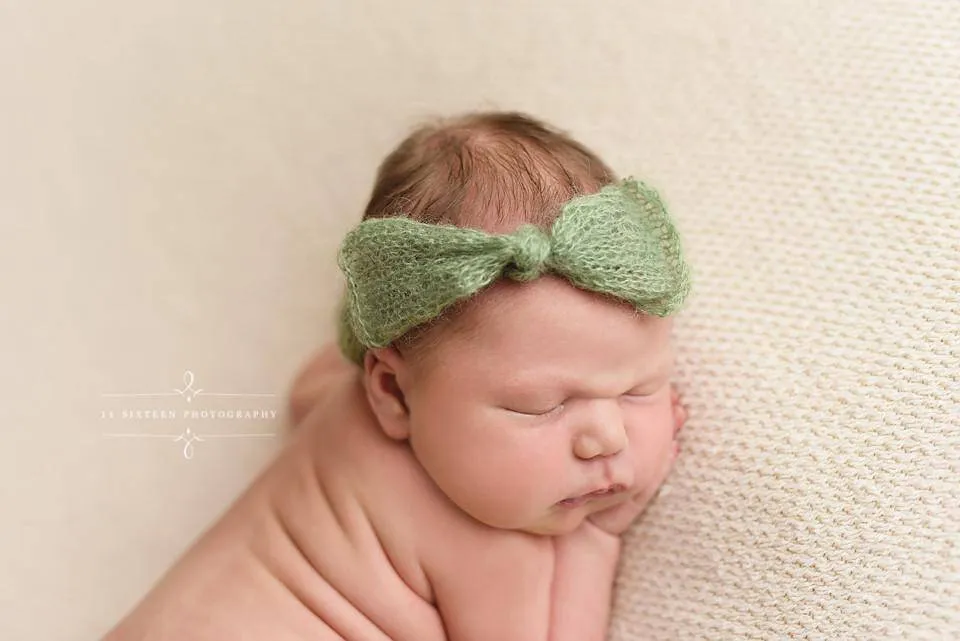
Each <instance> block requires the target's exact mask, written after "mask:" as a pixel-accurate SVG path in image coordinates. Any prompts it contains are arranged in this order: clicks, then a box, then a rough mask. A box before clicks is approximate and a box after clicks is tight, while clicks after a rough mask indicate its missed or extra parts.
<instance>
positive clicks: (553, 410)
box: [511, 403, 564, 416]
mask: <svg viewBox="0 0 960 641" xmlns="http://www.w3.org/2000/svg"><path fill="white" fill-rule="evenodd" d="M563 406H564V403H560V404H559V405H554V406H553V407H551V408H550V409H548V410H547V411H545V412H523V411H520V410H511V411H513V412H516V413H517V414H523V415H524V416H548V415H550V414H556V413H558V412H561V411H563Z"/></svg>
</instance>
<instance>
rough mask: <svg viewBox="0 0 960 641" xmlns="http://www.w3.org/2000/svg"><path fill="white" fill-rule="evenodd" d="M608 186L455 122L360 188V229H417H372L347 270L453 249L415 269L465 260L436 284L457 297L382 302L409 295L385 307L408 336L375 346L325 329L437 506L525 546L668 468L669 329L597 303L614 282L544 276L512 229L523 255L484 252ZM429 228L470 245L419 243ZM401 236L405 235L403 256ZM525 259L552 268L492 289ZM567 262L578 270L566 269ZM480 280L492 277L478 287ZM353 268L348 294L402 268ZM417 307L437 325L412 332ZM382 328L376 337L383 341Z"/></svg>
mask: <svg viewBox="0 0 960 641" xmlns="http://www.w3.org/2000/svg"><path fill="white" fill-rule="evenodd" d="M615 182H616V177H615V175H614V174H613V172H612V171H611V170H610V169H609V168H608V167H607V166H606V165H605V164H604V163H603V162H602V161H601V160H600V159H599V158H598V157H597V156H596V155H595V154H593V153H592V152H591V151H589V150H588V149H586V148H585V147H584V146H583V145H581V144H579V143H578V142H576V141H574V140H572V139H571V138H570V137H568V136H567V135H566V134H564V133H562V132H560V131H557V130H555V129H553V128H551V127H549V126H548V125H546V124H544V123H542V122H539V121H537V120H534V119H532V118H530V117H528V116H524V115H522V114H516V113H484V114H471V115H467V116H461V117H458V118H455V119H450V120H444V121H440V122H437V123H434V124H430V125H427V126H424V127H422V128H420V129H418V130H417V131H415V132H414V133H413V134H412V135H410V136H409V137H408V138H407V139H406V140H404V141H403V142H402V143H401V144H400V146H399V147H398V148H397V149H396V150H394V151H393V152H392V153H391V154H390V155H389V156H388V157H387V158H386V160H385V161H384V162H383V164H382V165H381V167H380V170H379V172H378V175H377V180H376V185H375V187H374V190H373V195H372V197H371V199H370V203H369V204H368V206H367V209H366V213H365V216H364V219H365V220H369V219H376V218H391V219H392V218H395V217H404V218H408V219H413V220H416V221H419V222H420V223H428V224H429V225H430V227H426V226H412V225H408V226H409V227H410V229H407V227H404V228H403V229H402V230H400V231H397V232H396V234H399V235H393V236H392V235H391V234H394V233H395V232H394V231H393V230H388V229H378V230H377V232H376V233H373V232H371V234H369V235H368V236H369V237H368V238H367V239H366V240H365V241H363V242H367V243H371V244H370V245H369V247H373V248H379V247H380V246H379V245H377V243H383V245H382V247H383V248H384V249H383V251H382V252H380V251H378V249H374V250H372V251H367V253H366V256H367V258H365V259H362V260H363V261H366V262H367V263H369V262H371V261H376V260H377V256H379V255H380V254H381V253H382V254H383V255H387V254H389V253H390V251H391V250H390V249H389V247H390V246H391V245H390V243H393V245H392V246H394V247H395V246H396V245H398V244H403V245H406V244H411V243H413V244H416V245H417V246H418V247H421V246H422V247H425V248H427V249H426V250H425V251H427V252H430V251H433V248H435V247H437V246H439V247H441V248H445V247H453V245H454V244H457V243H460V244H457V245H456V246H457V249H456V250H455V251H450V252H448V255H444V256H442V257H438V255H435V254H430V256H429V259H424V261H423V262H428V263H430V265H434V264H440V263H443V261H447V262H446V263H443V264H444V265H447V269H448V271H449V265H451V264H454V265H456V264H457V263H456V261H462V260H465V259H464V258H463V256H464V255H466V254H470V255H471V256H474V255H476V256H480V258H479V259H477V260H473V261H472V262H470V260H472V259H467V260H468V263H469V264H468V263H464V267H463V268H462V269H460V271H459V272H457V270H454V272H453V275H454V276H455V277H456V279H457V280H458V281H459V282H458V283H457V284H456V285H453V286H448V285H447V284H446V283H447V281H448V280H450V278H448V274H446V273H445V272H443V267H440V268H438V269H439V272H437V273H436V274H435V275H433V272H429V271H428V272H427V273H428V274H431V275H430V276H429V277H423V276H421V277H420V278H421V280H424V281H433V282H410V280H409V279H406V280H403V281H397V282H393V283H389V286H390V290H389V292H390V294H391V295H393V296H394V297H396V291H395V290H396V288H397V287H404V288H412V289H408V291H409V292H410V303H409V304H410V305H411V309H410V310H406V309H405V308H404V307H403V305H404V304H406V303H405V301H404V297H403V296H401V297H400V298H401V301H400V303H399V305H400V307H401V309H402V311H403V312H404V313H406V312H407V311H409V312H410V313H411V314H413V313H419V314H420V318H425V320H423V321H422V322H418V323H416V324H414V325H412V326H411V327H409V328H407V329H404V330H403V331H402V333H400V334H398V335H395V336H394V335H390V334H385V335H386V336H389V337H390V338H389V340H380V341H379V343H378V342H376V341H373V340H369V336H368V335H367V334H366V333H365V332H367V330H368V329H370V326H371V325H375V324H376V323H375V322H374V321H373V320H369V322H368V319H366V318H358V316H361V315H362V314H361V313H360V312H356V313H355V314H354V317H353V319H352V321H350V320H349V317H348V316H345V319H347V320H345V322H344V326H343V328H345V329H346V333H347V334H348V335H349V338H350V339H353V340H354V341H356V340H357V338H356V334H359V333H364V336H365V337H366V338H367V339H368V340H366V341H364V340H360V341H359V342H360V343H363V345H359V346H358V345H355V347H359V348H360V351H359V352H358V354H362V356H361V357H360V358H362V364H363V368H364V382H365V385H366V390H367V397H368V400H369V402H370V406H371V408H372V410H373V412H374V414H375V415H376V416H377V418H378V420H379V422H380V425H381V427H382V429H383V431H384V433H385V434H386V435H387V436H389V437H390V438H393V439H397V440H401V441H407V442H409V445H410V447H411V450H412V452H413V453H414V455H415V456H416V458H417V460H418V461H419V462H420V464H421V465H422V466H423V468H424V470H425V471H426V473H427V474H429V476H430V477H431V478H432V479H433V481H434V482H435V483H436V485H437V486H438V487H439V488H440V490H441V491H443V492H444V493H445V494H446V495H447V496H448V497H449V498H450V500H451V501H453V502H454V503H455V504H457V505H458V506H459V507H460V508H461V509H462V510H464V511H465V512H466V513H467V514H469V515H471V516H472V517H474V518H475V519H477V520H479V521H481V522H483V523H485V524H487V525H490V526H493V527H497V528H505V529H517V530H524V531H529V532H534V533H540V534H561V533H565V532H569V531H571V530H573V529H575V528H576V527H577V526H578V525H579V524H580V523H581V522H582V520H583V518H584V517H586V516H588V515H589V514H591V513H593V512H596V511H598V510H601V509H604V508H607V507H610V506H611V505H613V504H615V503H617V502H618V501H621V500H623V499H624V497H625V496H627V495H628V494H630V493H635V492H636V491H637V490H639V489H641V488H643V487H645V486H646V485H649V484H651V483H658V482H659V476H658V475H659V473H660V471H661V468H662V465H661V461H662V460H663V458H664V456H669V455H670V454H671V451H672V448H673V414H672V405H671V398H670V388H669V379H670V375H671V371H672V364H673V354H672V349H671V343H670V330H671V325H672V322H671V319H670V318H669V316H667V315H666V314H665V313H661V314H659V315H655V314H648V313H643V312H642V311H639V310H638V303H637V301H636V300H633V301H632V302H628V300H625V299H624V297H618V296H616V295H610V294H611V292H612V291H616V290H617V289H618V287H617V286H616V281H617V280H618V275H619V273H620V272H619V271H618V270H622V269H623V266H622V265H619V264H614V265H613V266H603V268H605V269H606V272H605V274H606V276H605V277H606V278H607V281H608V282H613V283H614V284H613V285H607V286H602V285H600V286H598V285H595V284H594V283H595V281H596V280H597V279H596V278H593V276H590V275H589V274H588V276H589V277H587V276H584V275H582V274H578V273H577V270H576V269H573V268H571V269H570V270H569V271H570V272H571V274H566V275H565V276H560V275H557V272H563V269H564V265H565V264H566V263H564V259H563V257H562V256H561V257H560V258H556V259H555V260H554V259H553V258H551V259H549V260H548V259H546V258H545V257H546V256H547V254H548V253H549V254H550V255H551V257H552V256H553V254H554V253H556V254H557V255H560V254H562V253H563V252H562V251H561V250H559V249H558V250H556V252H554V250H553V249H550V248H549V247H550V246H549V244H548V245H546V247H547V249H542V250H541V249H538V248H541V247H543V246H544V243H546V242H547V241H546V240H544V239H545V238H546V236H542V235H541V234H538V233H536V232H535V230H530V229H529V228H525V229H526V231H531V233H532V234H533V236H535V238H533V237H531V236H530V234H526V235H525V236H524V237H523V238H524V239H525V240H522V241H516V242H515V241H509V242H508V243H506V244H505V245H504V246H503V247H506V248H507V250H506V251H507V254H510V255H509V256H508V257H507V259H506V262H507V263H509V264H507V265H503V266H500V265H499V263H497V262H496V260H497V259H499V258H498V257H502V256H503V255H504V249H503V247H501V246H500V245H498V244H496V243H498V242H499V241H489V242H488V241H487V240H486V238H487V235H489V236H491V237H492V236H498V237H502V236H505V235H510V234H513V233H514V232H516V231H517V230H518V229H520V228H521V227H523V226H524V225H535V226H536V227H538V228H539V229H541V230H545V231H546V230H549V229H550V228H551V226H552V225H553V224H554V223H555V222H556V221H557V220H558V217H560V218H561V221H562V220H563V219H567V218H568V216H569V217H570V219H571V220H586V218H585V216H587V215H589V214H577V212H572V213H570V214H564V215H563V216H562V217H561V214H562V213H563V212H564V211H565V209H564V207H565V205H567V204H568V203H570V202H571V201H575V202H584V203H585V208H586V209H589V207H591V206H592V205H591V204H590V202H589V201H587V200H584V197H586V196H587V195H590V194H596V193H597V192H600V191H601V190H602V189H603V188H605V187H607V186H609V185H613V184H614V183H615ZM604 193H607V192H606V191H605V192H604ZM609 193H610V194H613V192H609ZM610 197H614V196H610ZM578 198H579V199H580V200H579V201H577V199H578ZM637 211H640V210H639V209H638V210H637ZM574 214H577V215H578V216H580V217H579V218H574ZM383 222H387V221H383ZM617 225H620V226H617ZM447 226H455V227H459V228H468V229H473V230H481V231H483V232H486V234H477V235H476V237H474V236H469V232H468V233H467V234H468V236H466V237H464V238H461V237H460V236H457V237H456V238H451V239H447V238H445V237H441V236H438V235H434V233H435V232H436V233H440V232H442V229H446V228H447ZM558 226H559V223H558ZM622 226H623V223H622V222H617V223H615V224H614V226H613V227H610V228H609V229H607V230H606V232H605V233H606V235H607V236H608V237H609V236H611V235H612V236H617V237H619V235H620V229H621V228H622ZM628 226H629V225H628ZM368 227H369V226H368ZM568 227H570V230H568V231H566V236H565V238H566V241H567V242H566V247H567V249H566V252H567V254H571V253H574V254H576V252H577V251H580V250H579V249H578V248H579V247H580V246H581V245H584V246H586V247H587V248H589V246H590V245H589V240H583V241H581V239H586V235H585V233H584V232H583V231H582V230H581V229H579V228H576V227H575V226H573V227H571V226H570V225H568ZM611 230H612V231H611ZM554 231H555V233H556V234H560V233H561V232H559V231H557V229H556V227H555V228H554ZM404 233H409V234H414V236H412V237H410V238H413V241H411V240H410V238H408V237H406V236H403V234H404ZM455 233H456V234H461V235H462V234H464V232H455ZM586 233H587V234H588V233H589V231H588V232H586ZM634 233H637V232H634ZM416 234H421V236H416ZM624 234H627V235H628V232H624ZM657 234H660V232H659V231H656V232H654V233H653V236H656V235H657ZM649 235H650V234H648V236H649ZM601 238H602V237H601ZM422 239H425V240H422ZM655 240H656V239H655ZM348 242H349V241H348ZM505 242H506V241H505ZM558 242H559V241H558ZM649 242H650V238H648V237H642V238H639V239H638V242H637V244H636V247H635V249H630V251H636V252H641V251H652V250H649ZM491 243H493V244H491ZM521 244H522V245H523V248H522V249H517V247H519V246H520V245H521ZM561 244H562V243H561ZM644 244H646V245H647V246H648V249H647V250H644ZM346 246H347V243H345V247H346ZM498 247H499V249H497V248H498ZM571 248H573V249H571ZM538 252H540V253H539V254H538ZM441 253H442V252H441ZM581 253H583V252H581ZM654 253H655V252H654ZM520 254H523V257H520V256H519V255H520ZM423 255H424V256H426V254H423ZM530 255H535V256H539V258H538V259H537V260H535V261H533V262H537V261H539V262H541V263H543V262H544V261H546V262H547V263H549V261H550V260H554V262H555V263H556V264H557V265H559V266H560V267H556V266H554V267H555V268H554V269H545V270H539V269H534V273H525V274H523V275H520V276H517V275H514V276H513V277H512V278H504V277H502V274H501V272H503V273H506V272H507V271H509V270H510V269H513V270H515V271H522V270H529V265H526V264H527V263H529V262H531V260H532V259H530V257H529V256H530ZM491 257H492V258H491ZM574 258H575V259H576V260H580V261H581V262H582V257H580V256H579V255H577V256H574ZM488 259H489V260H488ZM406 260H407V263H409V262H410V257H409V256H408V257H407V258H406ZM450 261H453V262H452V263H451V262H450ZM491 261H492V262H491ZM361 262H362V261H361ZM568 262H569V261H568ZM587 262H590V260H588V261H587ZM519 263H524V265H526V266H519V267H518V265H519ZM341 264H342V266H344V267H345V271H346V272H347V273H348V281H349V282H350V283H351V285H350V287H351V288H350V289H349V290H348V291H349V294H350V296H353V297H354V299H355V298H356V297H357V294H356V287H355V286H354V285H355V284H354V282H353V280H351V277H352V271H351V266H350V265H349V264H346V261H344V260H343V258H341ZM550 264H552V263H550ZM490 265H494V267H493V268H492V269H493V270H494V271H492V272H490V273H485V272H484V269H487V270H488V271H489V270H490V269H491V267H490ZM360 266H361V267H362V268H364V269H367V268H369V272H368V273H366V274H365V275H364V276H363V278H366V279H368V280H369V279H371V278H373V279H377V278H380V279H383V280H384V282H388V281H389V279H390V278H391V277H393V276H395V273H394V272H395V269H396V268H397V266H400V267H402V268H406V267H408V266H409V265H407V264H405V263H403V262H402V261H401V262H400V263H397V264H396V265H393V264H391V263H389V262H384V263H383V264H382V265H376V266H373V267H370V266H369V265H367V264H362V265H360ZM378 270H379V271H378ZM611 270H613V271H611ZM541 271H543V273H540V272H541ZM411 273H413V272H411ZM611 273H612V274H613V278H612V281H611V277H610V275H611ZM370 274H373V276H371V275H370ZM464 274H466V276H464ZM594 275H595V274H594ZM481 276H482V277H483V278H481ZM600 276H604V274H600ZM484 278H485V279H486V280H484ZM578 278H579V280H578ZM478 279H479V280H478ZM413 280H415V279H413ZM600 280H601V281H602V280H603V278H600ZM633 280H635V281H637V282H642V281H643V279H642V278H635V279H633ZM572 281H578V284H580V285H581V286H574V285H573V284H572ZM464 282H469V284H470V286H472V287H473V289H474V290H476V291H475V293H472V294H470V293H469V291H467V294H468V295H457V296H452V298H454V299H456V300H451V301H447V302H446V303H444V304H443V305H438V304H437V303H436V301H435V300H433V299H431V298H430V297H429V296H426V297H424V296H421V293H420V292H421V290H430V289H431V288H433V289H438V288H439V289H441V290H442V289H443V288H444V287H446V288H447V289H449V287H453V289H454V290H456V291H460V290H462V289H463V287H464ZM438 283H439V284H438ZM584 283H588V286H583V285H584ZM458 288H459V289H458ZM468 289H469V288H468ZM591 290H592V291H591ZM381 291H384V290H382V289H381ZM431 291H432V290H431ZM599 292H603V293H599ZM685 293H686V292H685V291H683V292H682V294H681V297H682V295H685ZM676 294H677V292H673V293H672V295H674V299H676ZM418 297H419V298H418ZM449 297H450V296H448V298H449ZM420 298H424V300H426V301H427V302H426V303H425V302H424V301H422V300H420ZM441 300H443V299H442V296H441ZM348 301H349V296H348ZM376 301H377V298H376V297H373V302H374V304H376ZM427 303H429V304H427ZM396 305H397V302H396V301H393V302H392V306H393V307H396ZM430 305H434V307H439V308H440V309H436V310H433V311H431V312H428V313H426V314H424V313H423V311H422V309H423V308H430ZM345 309H347V307H345ZM430 309H432V308H430ZM396 315H397V314H394V316H396ZM400 315H401V316H402V315H403V314H400ZM395 320H396V319H395V318H393V317H392V316H391V317H387V318H385V319H378V320H377V322H380V324H381V325H383V326H384V327H393V328H394V329H395V328H396V327H397V326H398V325H397V324H396V322H394V321H395ZM381 321H382V322H381ZM351 323H352V326H353V327H354V328H355V329H356V330H357V331H356V332H354V331H351V330H350V327H351ZM409 324H410V323H408V325H409ZM343 328H342V329H343ZM394 334H397V332H396V331H394ZM342 342H343V341H342ZM349 342H350V341H349V340H348V341H346V342H345V343H344V344H345V345H346V344H348V343H349ZM345 349H346V350H347V351H349V349H348V348H347V347H345ZM355 356H356V355H355ZM610 487H613V489H614V491H613V492H610V493H609V494H606V495H601V496H598V497H591V498H589V499H583V498H577V497H580V496H581V495H583V494H586V493H588V492H591V491H594V490H598V489H603V488H610Z"/></svg>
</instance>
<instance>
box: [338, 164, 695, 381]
mask: <svg viewBox="0 0 960 641" xmlns="http://www.w3.org/2000/svg"><path fill="white" fill-rule="evenodd" d="M338 262H339V265H340V269H341V270H342V271H343V273H344V275H345V276H346V279H347V290H346V295H345V297H344V301H343V306H342V307H341V310H340V312H341V315H340V327H339V341H340V348H341V350H342V351H343V353H344V355H345V356H346V357H347V358H349V359H350V360H352V361H354V362H355V363H362V361H363V354H364V352H365V351H366V350H367V349H368V348H371V347H385V346H387V345H389V344H390V343H392V342H393V341H395V340H396V339H398V338H400V337H401V336H403V335H404V334H405V333H406V332H408V331H409V330H411V329H413V328H415V327H417V326H418V325H421V324H423V323H426V322H427V321H429V320H431V319H433V318H436V317H437V316H439V315H440V314H441V313H442V312H443V311H444V310H445V309H446V308H447V307H449V306H450V305H452V304H454V303H455V302H457V301H459V300H462V299H465V298H469V297H471V296H473V295H474V294H476V293H477V292H479V291H480V290H482V289H483V288H484V287H486V286H488V285H490V284H491V283H493V282H494V281H495V280H497V279H498V278H500V277H501V276H504V277H506V278H511V279H513V280H517V281H530V280H533V279H535V278H538V277H539V276H540V275H542V274H543V273H545V272H552V273H555V274H557V275H559V276H562V277H564V278H566V279H567V280H569V281H570V282H571V283H572V284H574V285H575V286H577V287H580V288H581V289H586V290H590V291H594V292H598V293H602V294H609V295H611V296H614V297H616V298H620V299H623V300H625V301H627V302H629V303H630V304H632V305H633V306H634V307H635V308H636V309H637V310H639V311H641V312H646V313H648V314H653V315H655V316H661V317H662V316H668V315H669V314H671V313H673V312H674V311H676V310H677V309H678V308H679V307H680V305H681V304H682V303H683V301H684V299H685V298H686V297H687V294H688V293H689V291H690V286H691V282H690V269H689V267H688V266H687V264H686V262H685V261H684V258H683V252H682V249H681V244H680V238H679V236H678V234H677V231H676V229H675V227H674V224H673V222H672V221H671V219H670V216H669V215H668V214H667V211H666V209H665V208H664V206H663V203H662V202H661V201H660V198H659V196H658V195H657V193H656V192H655V191H654V190H653V189H651V188H649V187H647V186H646V185H644V184H643V183H641V182H638V181H636V180H634V179H626V180H624V181H623V182H621V183H619V184H613V185H608V186H606V187H604V188H603V189H601V190H600V191H599V192H598V193H595V194H590V195H586V196H579V197H577V198H574V199H572V200H570V201H569V202H567V203H566V204H565V205H564V207H563V209H562V211H561V214H560V216H559V217H558V218H557V219H556V221H555V222H554V224H553V227H552V228H551V230H550V232H549V233H546V232H544V231H542V230H541V229H539V228H538V227H536V226H534V225H530V224H527V225H523V226H521V227H520V228H518V229H517V230H516V231H514V232H513V233H510V234H503V235H495V234H488V233H486V232H484V231H480V230H476V229H465V228H462V227H454V226H450V225H432V224H428V223H421V222H417V221H414V220H410V219H409V218H401V217H395V218H374V219H370V220H366V221H364V222H362V223H360V225H358V226H357V227H356V228H354V229H353V230H352V231H351V232H350V233H348V234H347V236H346V238H345V239H344V241H343V244H342V245H341V247H340V252H339V257H338Z"/></svg>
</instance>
